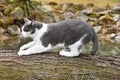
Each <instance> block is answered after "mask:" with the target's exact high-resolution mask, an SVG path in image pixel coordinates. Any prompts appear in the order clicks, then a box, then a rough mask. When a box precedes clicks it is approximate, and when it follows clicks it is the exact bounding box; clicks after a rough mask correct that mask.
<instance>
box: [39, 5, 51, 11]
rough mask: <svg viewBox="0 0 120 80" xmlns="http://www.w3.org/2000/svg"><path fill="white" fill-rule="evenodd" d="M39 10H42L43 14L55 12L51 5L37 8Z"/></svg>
mask: <svg viewBox="0 0 120 80" xmlns="http://www.w3.org/2000/svg"><path fill="white" fill-rule="evenodd" d="M37 8H38V9H40V10H42V11H43V12H51V11H53V8H52V7H51V6H50V5H42V6H37Z"/></svg>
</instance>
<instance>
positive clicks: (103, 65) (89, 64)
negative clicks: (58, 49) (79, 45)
mask: <svg viewBox="0 0 120 80" xmlns="http://www.w3.org/2000/svg"><path fill="white" fill-rule="evenodd" d="M0 80H120V56H113V55H107V56H105V55H95V56H91V55H90V54H85V53H84V54H80V56H78V57H73V58H68V57H62V56H60V55H59V54H58V53H53V52H52V53H43V54H36V55H29V56H18V55H17V51H13V52H12V51H10V52H9V51H8V52H7V51H6V52H5V53H0Z"/></svg>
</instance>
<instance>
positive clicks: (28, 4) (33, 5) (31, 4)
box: [10, 0, 42, 18]
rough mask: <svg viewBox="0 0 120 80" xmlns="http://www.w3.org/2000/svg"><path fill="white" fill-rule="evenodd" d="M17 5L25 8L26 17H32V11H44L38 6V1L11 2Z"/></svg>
mask: <svg viewBox="0 0 120 80" xmlns="http://www.w3.org/2000/svg"><path fill="white" fill-rule="evenodd" d="M10 4H13V6H15V7H21V8H22V9H23V10H24V13H25V17H30V18H31V17H32V15H31V11H33V10H37V11H38V12H40V13H42V11H41V10H40V9H38V8H37V5H38V4H37V2H35V1H33V0H13V1H11V2H10Z"/></svg>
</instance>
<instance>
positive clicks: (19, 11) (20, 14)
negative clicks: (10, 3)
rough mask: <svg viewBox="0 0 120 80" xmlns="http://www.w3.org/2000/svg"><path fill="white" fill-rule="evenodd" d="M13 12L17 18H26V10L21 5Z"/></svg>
mask: <svg viewBox="0 0 120 80" xmlns="http://www.w3.org/2000/svg"><path fill="white" fill-rule="evenodd" d="M11 14H13V15H14V16H15V17H16V19H19V20H21V19H23V18H24V11H23V9H22V8H20V7H16V8H15V10H13V11H12V12H11Z"/></svg>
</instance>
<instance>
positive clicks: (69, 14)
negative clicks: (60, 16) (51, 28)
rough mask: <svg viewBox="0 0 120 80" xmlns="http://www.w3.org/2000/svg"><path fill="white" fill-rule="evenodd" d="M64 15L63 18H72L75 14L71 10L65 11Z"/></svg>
mask: <svg viewBox="0 0 120 80" xmlns="http://www.w3.org/2000/svg"><path fill="white" fill-rule="evenodd" d="M64 17H65V19H74V18H75V15H74V14H73V13H72V12H65V13H64Z"/></svg>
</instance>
